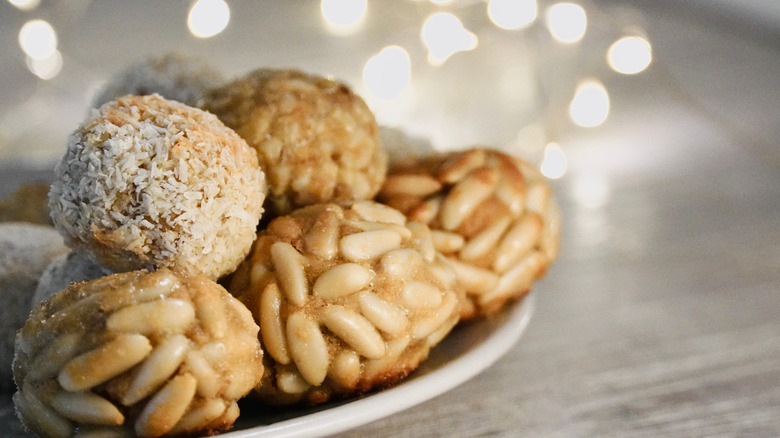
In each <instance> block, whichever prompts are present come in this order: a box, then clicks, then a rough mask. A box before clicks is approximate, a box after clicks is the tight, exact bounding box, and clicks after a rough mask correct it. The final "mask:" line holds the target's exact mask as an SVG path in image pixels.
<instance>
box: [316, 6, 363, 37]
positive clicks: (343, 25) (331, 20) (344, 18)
mask: <svg viewBox="0 0 780 438" xmlns="http://www.w3.org/2000/svg"><path fill="white" fill-rule="evenodd" d="M367 9H368V0H322V1H321V2H320V11H321V12H322V18H324V19H325V22H326V23H327V24H328V25H329V26H334V27H335V29H334V30H339V29H341V30H344V31H346V30H352V28H353V27H354V26H356V25H358V24H359V23H360V22H361V21H362V20H363V18H364V17H365V16H366V10H367Z"/></svg>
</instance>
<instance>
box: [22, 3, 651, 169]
mask: <svg viewBox="0 0 780 438" xmlns="http://www.w3.org/2000/svg"><path fill="white" fill-rule="evenodd" d="M8 1H9V3H11V4H12V5H13V6H15V7H16V8H18V9H19V10H22V11H34V10H35V9H36V8H37V7H38V6H39V2H40V0H8ZM372 1H379V0H372ZM410 1H413V2H415V3H419V2H423V1H425V0H410ZM427 1H429V2H430V3H433V4H435V5H436V8H435V9H434V12H433V13H431V14H429V15H428V16H426V17H422V18H421V22H420V23H419V35H420V43H421V44H422V46H423V47H424V48H425V51H426V52H427V56H426V59H425V62H427V63H428V65H429V66H431V67H432V68H436V67H437V66H442V65H444V64H445V63H446V62H447V61H448V60H449V59H450V58H451V57H453V56H455V55H456V54H458V53H461V52H469V51H475V50H479V46H480V36H479V34H478V32H476V31H473V30H470V29H468V28H467V26H466V25H464V23H463V21H462V20H461V19H460V18H459V17H458V12H459V11H461V10H462V6H463V4H464V3H467V4H468V5H469V6H470V7H479V5H483V6H482V7H483V10H484V13H485V14H486V16H487V17H488V19H489V20H490V22H491V23H492V24H493V25H495V27H496V28H498V29H500V30H501V31H506V32H528V31H529V29H532V28H533V29H536V30H535V31H538V29H543V30H544V31H545V32H548V33H549V35H550V36H551V37H552V39H553V40H554V41H555V44H559V45H562V46H572V45H576V44H578V43H580V42H581V41H582V40H583V39H584V38H585V37H586V35H587V34H588V29H589V26H590V23H589V13H588V10H591V11H592V10H595V9H596V8H595V7H594V6H592V5H583V4H581V3H578V2H575V1H567V2H554V1H544V0H427ZM369 3H370V2H369V0H321V1H320V2H319V6H320V7H319V12H320V14H321V15H322V22H323V23H324V26H325V27H326V28H327V30H328V31H329V32H331V33H332V34H334V35H339V36H344V37H349V36H351V35H352V36H354V35H359V34H360V31H361V30H362V29H364V28H365V25H366V24H365V21H366V15H367V13H368V11H369V9H370V7H371V5H370V4H369ZM586 7H587V8H589V9H586ZM229 24H230V6H229V5H228V3H227V2H226V1H225V0H196V1H193V2H192V3H190V5H189V9H188V10H187V19H186V26H187V29H188V30H189V32H190V34H191V35H192V36H193V37H195V38H211V37H214V36H216V35H218V34H220V33H221V32H223V31H224V30H225V29H226V28H227V27H228V25H229ZM621 25H623V28H624V29H627V31H624V32H622V33H621V35H620V36H619V37H618V38H617V39H615V40H614V41H613V42H612V43H611V44H610V45H609V46H608V47H605V50H604V63H605V64H606V65H607V66H608V67H609V69H610V71H612V72H616V73H619V74H625V75H634V74H637V73H640V72H642V71H644V70H645V69H646V68H647V67H648V66H649V65H650V64H651V62H652V59H653V55H652V46H651V44H650V42H649V41H648V39H647V37H646V36H645V35H644V32H643V31H642V30H641V28H639V27H638V26H636V25H635V24H634V23H621ZM18 40H19V46H20V48H21V50H22V51H23V53H24V55H25V59H26V63H27V67H28V69H29V71H30V72H31V73H32V74H34V75H36V76H37V77H39V78H40V79H42V80H51V79H54V78H55V77H56V76H57V75H58V74H59V73H60V71H61V70H62V67H63V56H62V54H61V53H60V51H59V49H58V39H57V32H56V30H55V29H54V27H53V26H52V24H51V23H49V22H47V21H45V20H43V19H40V18H33V19H30V20H29V21H27V22H26V23H24V25H23V26H22V27H21V28H20V29H19V33H18ZM411 53H412V51H410V50H409V48H408V47H404V46H403V45H400V44H391V45H387V46H385V47H382V48H381V49H380V50H378V51H377V52H376V53H375V54H374V55H373V56H370V57H369V58H368V59H367V60H366V61H365V63H364V66H363V71H362V79H363V85H364V88H365V89H366V90H367V91H368V93H369V94H370V96H368V97H369V98H370V99H371V101H372V103H375V104H376V105H380V106H381V105H382V104H383V102H392V101H393V100H394V99H398V98H399V96H402V95H403V93H404V91H405V90H406V89H407V88H408V87H409V86H410V84H411V82H412V78H413V66H414V65H415V62H416V60H413V58H412V54H411ZM575 82H576V83H575V86H574V87H573V90H574V91H573V93H572V94H571V96H569V97H568V107H567V115H568V119H569V121H570V122H571V123H573V124H574V125H576V126H578V127H582V128H595V127H598V126H600V125H602V124H603V123H604V122H605V121H606V120H607V118H608V117H609V113H610V97H609V93H608V91H607V89H606V87H605V86H604V84H603V82H602V81H601V80H600V79H599V78H597V77H594V76H588V77H583V78H578V79H577V78H575ZM545 141H546V144H545V145H544V151H543V158H542V160H541V164H540V168H541V170H542V172H543V173H544V174H545V175H546V176H548V177H550V178H559V177H561V176H563V175H564V174H565V173H566V167H567V163H566V155H565V153H564V150H563V148H561V146H560V145H559V144H558V143H556V142H555V141H554V140H553V139H545Z"/></svg>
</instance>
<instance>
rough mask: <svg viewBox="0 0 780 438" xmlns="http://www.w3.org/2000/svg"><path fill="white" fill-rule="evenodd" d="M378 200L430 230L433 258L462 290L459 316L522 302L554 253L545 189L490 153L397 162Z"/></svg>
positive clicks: (529, 172) (555, 233) (551, 208)
mask: <svg viewBox="0 0 780 438" xmlns="http://www.w3.org/2000/svg"><path fill="white" fill-rule="evenodd" d="M379 199H381V200H382V201H383V202H385V203H387V204H388V205H390V206H392V207H394V208H397V209H399V210H400V211H403V212H404V213H405V214H406V215H407V217H408V218H409V220H412V221H420V222H423V223H426V224H428V225H429V226H430V228H431V232H432V235H433V240H434V244H435V247H436V250H437V251H438V252H440V253H441V254H442V255H443V256H442V258H441V260H442V261H444V262H446V263H448V264H449V265H450V266H451V267H452V268H453V270H454V271H455V274H456V277H457V279H458V283H459V284H460V285H461V286H462V287H463V288H464V289H465V290H466V297H467V302H466V303H465V304H466V305H465V306H464V313H463V315H462V317H463V318H464V319H469V318H472V317H475V316H479V315H486V314H490V313H493V312H495V311H497V310H498V309H500V308H501V307H502V306H503V305H504V304H505V303H506V302H507V301H509V300H512V299H517V298H520V297H523V296H524V295H525V294H527V293H528V291H529V290H530V288H531V286H532V284H533V282H534V281H536V280H537V279H539V278H540V277H542V276H543V275H544V273H545V271H546V269H547V267H548V266H549V265H550V263H551V262H552V261H553V260H554V259H555V258H556V256H557V253H558V244H559V234H560V212H559V211H558V207H557V205H556V203H555V201H554V200H553V199H552V189H551V187H550V186H549V184H548V183H547V182H546V180H545V179H544V177H543V176H542V175H541V174H540V173H539V172H538V171H537V170H536V169H535V168H533V167H532V166H531V165H530V164H528V163H526V162H524V161H522V160H519V159H517V158H514V157H511V156H509V155H507V154H504V153H502V152H499V151H496V150H490V149H479V148H475V149H471V150H468V151H463V152H452V153H446V154H439V155H433V156H430V157H425V158H413V159H411V160H408V161H406V162H399V163H397V165H396V166H394V168H393V169H391V171H390V173H389V175H388V177H387V180H386V182H385V184H384V186H383V187H382V191H381V193H380V195H379Z"/></svg>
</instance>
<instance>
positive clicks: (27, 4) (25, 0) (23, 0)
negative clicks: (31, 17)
mask: <svg viewBox="0 0 780 438" xmlns="http://www.w3.org/2000/svg"><path fill="white" fill-rule="evenodd" d="M8 3H11V4H12V5H14V6H16V7H17V8H18V9H20V10H22V11H31V10H33V9H35V8H37V7H38V4H40V3H41V0H8Z"/></svg>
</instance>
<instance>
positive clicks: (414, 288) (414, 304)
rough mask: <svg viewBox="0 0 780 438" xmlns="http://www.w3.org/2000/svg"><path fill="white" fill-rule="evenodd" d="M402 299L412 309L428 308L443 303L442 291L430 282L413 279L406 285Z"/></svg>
mask: <svg viewBox="0 0 780 438" xmlns="http://www.w3.org/2000/svg"><path fill="white" fill-rule="evenodd" d="M401 299H402V300H403V302H404V304H406V306H407V307H409V308H412V309H426V308H432V307H438V306H440V305H441V299H442V298H441V291H440V290H439V289H438V288H437V287H436V286H433V285H431V284H429V283H423V282H421V281H412V282H409V283H407V284H406V286H404V288H403V290H402V291H401Z"/></svg>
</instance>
